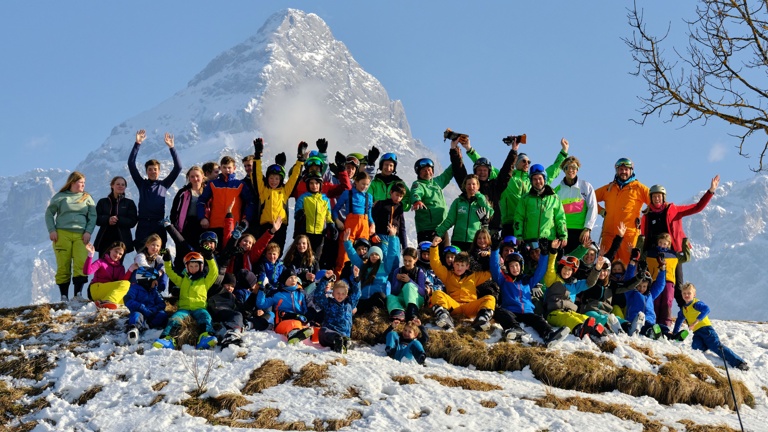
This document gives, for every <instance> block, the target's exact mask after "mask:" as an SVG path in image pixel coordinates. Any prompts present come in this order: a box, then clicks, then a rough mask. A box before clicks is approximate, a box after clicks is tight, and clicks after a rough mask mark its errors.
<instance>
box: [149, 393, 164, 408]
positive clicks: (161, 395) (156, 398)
mask: <svg viewBox="0 0 768 432" xmlns="http://www.w3.org/2000/svg"><path fill="white" fill-rule="evenodd" d="M164 398H165V395H164V394H159V395H157V396H155V397H154V398H153V399H152V401H151V402H150V403H149V406H154V405H155V404H157V403H160V402H161V401H162V400H163V399H164Z"/></svg>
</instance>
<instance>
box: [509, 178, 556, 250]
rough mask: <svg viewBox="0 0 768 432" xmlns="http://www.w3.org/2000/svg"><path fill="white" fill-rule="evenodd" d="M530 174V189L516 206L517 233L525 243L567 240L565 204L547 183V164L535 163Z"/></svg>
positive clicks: (519, 238)
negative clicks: (545, 167)
mask: <svg viewBox="0 0 768 432" xmlns="http://www.w3.org/2000/svg"><path fill="white" fill-rule="evenodd" d="M529 175H530V177H531V182H532V184H531V190H530V191H529V192H528V193H527V194H525V195H523V197H522V199H521V200H520V201H519V202H518V204H517V207H516V208H515V227H514V236H515V237H517V238H518V240H523V241H525V242H531V241H535V240H538V239H540V238H546V239H548V240H554V239H556V238H557V239H560V240H567V239H568V230H567V228H566V222H565V212H564V211H563V205H562V203H561V202H560V198H558V197H557V194H555V192H554V191H553V190H552V188H551V187H550V186H549V185H548V184H546V182H547V174H546V172H545V171H544V167H543V166H541V165H539V164H536V165H534V166H533V167H531V170H530V174H529Z"/></svg>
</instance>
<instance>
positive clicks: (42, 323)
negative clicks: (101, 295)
mask: <svg viewBox="0 0 768 432" xmlns="http://www.w3.org/2000/svg"><path fill="white" fill-rule="evenodd" d="M52 309H53V308H52V307H51V306H50V305H40V306H21V307H17V308H10V309H0V329H2V330H5V331H7V332H8V335H7V336H6V337H5V339H6V340H14V339H17V340H18V339H26V338H29V337H32V336H38V335H39V334H41V333H42V332H44V331H45V330H47V329H48V327H49V326H50V324H51V323H52V322H53V319H52V318H51V310H52ZM67 315H68V316H71V315H69V314H67Z"/></svg>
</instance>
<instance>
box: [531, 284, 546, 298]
mask: <svg viewBox="0 0 768 432" xmlns="http://www.w3.org/2000/svg"><path fill="white" fill-rule="evenodd" d="M541 287H542V285H541V284H536V286H534V287H533V288H531V298H532V299H534V300H538V299H540V298H542V297H544V290H542V289H541Z"/></svg>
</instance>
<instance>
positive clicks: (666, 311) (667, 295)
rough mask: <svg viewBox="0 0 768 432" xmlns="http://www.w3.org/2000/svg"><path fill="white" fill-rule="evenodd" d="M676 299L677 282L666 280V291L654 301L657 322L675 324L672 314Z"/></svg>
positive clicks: (669, 325)
mask: <svg viewBox="0 0 768 432" xmlns="http://www.w3.org/2000/svg"><path fill="white" fill-rule="evenodd" d="M674 299H675V284H674V283H673V282H670V281H666V285H664V291H662V292H661V295H660V296H658V297H657V298H656V300H654V301H653V310H654V311H656V322H658V323H659V324H664V325H666V326H667V327H671V326H674V325H675V320H674V318H673V316H672V301H673V300H674Z"/></svg>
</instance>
